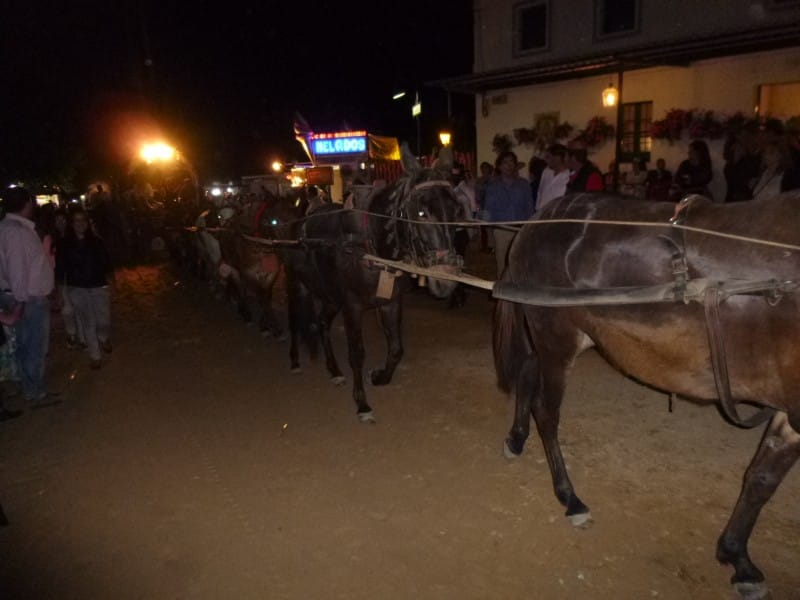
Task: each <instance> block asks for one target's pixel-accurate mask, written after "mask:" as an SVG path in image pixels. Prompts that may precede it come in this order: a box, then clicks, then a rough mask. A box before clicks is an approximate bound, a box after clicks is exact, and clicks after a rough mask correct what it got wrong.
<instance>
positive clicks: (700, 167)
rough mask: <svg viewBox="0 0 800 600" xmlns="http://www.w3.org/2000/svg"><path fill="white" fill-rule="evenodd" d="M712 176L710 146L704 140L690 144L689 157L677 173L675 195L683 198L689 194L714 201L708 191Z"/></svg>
mask: <svg viewBox="0 0 800 600" xmlns="http://www.w3.org/2000/svg"><path fill="white" fill-rule="evenodd" d="M712 176H713V175H712V169H711V155H710V154H709V152H708V144H706V143H705V142H704V141H703V140H694V141H693V142H691V143H690V144H689V157H688V158H687V159H686V160H684V161H683V162H682V163H681V164H680V166H679V167H678V170H677V171H676V172H675V179H674V187H675V190H674V193H675V194H676V195H677V196H680V197H681V198H682V197H684V196H686V195H688V194H700V195H701V196H705V197H706V198H708V199H710V200H713V198H712V197H711V191H710V190H709V189H708V184H709V183H711V177H712Z"/></svg>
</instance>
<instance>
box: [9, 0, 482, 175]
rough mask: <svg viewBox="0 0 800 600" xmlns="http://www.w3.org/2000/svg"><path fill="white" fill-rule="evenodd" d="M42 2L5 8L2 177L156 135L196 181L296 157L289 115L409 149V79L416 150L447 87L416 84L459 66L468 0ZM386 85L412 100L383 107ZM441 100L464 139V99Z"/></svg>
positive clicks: (85, 159) (70, 169)
mask: <svg viewBox="0 0 800 600" xmlns="http://www.w3.org/2000/svg"><path fill="white" fill-rule="evenodd" d="M53 4H56V3H50V2H40V1H38V0H28V1H19V2H18V1H16V0H15V1H12V2H10V3H9V2H6V3H4V9H3V18H2V23H1V24H0V34H1V35H2V41H1V42H0V43H2V46H1V48H2V61H0V62H1V63H2V66H1V67H0V68H1V69H2V84H0V86H2V88H1V89H2V94H3V109H2V111H1V112H0V132H1V133H2V144H0V146H2V150H0V181H6V182H7V181H11V180H15V179H23V180H25V179H26V178H29V179H39V180H47V179H48V178H49V179H51V180H52V179H58V178H62V179H63V178H70V177H71V178H72V179H73V180H75V183H76V184H80V183H82V181H81V180H82V179H83V180H85V179H87V178H89V179H91V178H92V177H95V176H97V175H102V174H103V171H104V170H105V171H108V170H112V169H115V168H119V166H120V165H123V164H125V163H126V161H127V160H129V158H130V156H131V154H132V153H133V151H134V143H133V141H132V140H133V139H134V138H136V137H142V136H150V135H158V134H161V135H163V136H164V137H166V138H167V139H168V140H169V141H171V142H173V143H174V144H175V145H177V146H178V147H179V148H180V149H181V150H182V151H183V152H184V153H185V154H186V155H187V157H189V158H191V160H192V161H193V162H194V163H195V164H196V166H197V168H198V171H200V176H201V178H202V179H203V180H210V179H212V178H219V177H234V176H238V175H243V174H248V173H255V172H261V171H263V170H264V168H265V164H267V162H268V161H269V160H271V159H272V158H274V157H276V156H277V157H280V158H283V159H286V160H292V159H301V158H302V152H301V151H300V149H299V145H297V144H296V142H294V136H293V133H292V123H293V115H294V112H295V111H299V112H300V113H301V114H302V115H303V116H304V117H305V118H306V119H307V120H308V121H309V123H310V124H311V126H312V128H313V129H314V130H315V131H330V130H336V129H340V128H343V127H347V128H351V129H366V130H368V131H370V132H372V133H379V134H386V135H396V136H398V137H400V138H401V139H402V140H407V141H409V142H410V143H411V146H412V148H413V147H414V145H415V143H414V140H415V128H414V123H413V120H412V117H411V100H410V97H411V96H413V91H414V90H415V89H419V90H420V94H421V99H422V102H423V116H422V126H423V150H425V149H426V148H427V149H430V147H431V146H432V145H433V143H434V140H435V134H436V132H437V131H438V130H439V128H443V127H446V126H447V119H446V112H445V95H444V93H443V92H442V91H440V90H436V89H432V88H426V87H423V86H422V84H423V82H425V81H429V80H431V79H437V78H440V77H446V76H450V75H459V74H463V73H468V72H470V71H471V68H472V8H471V4H472V3H471V2H469V1H467V0H462V1H459V2H439V3H435V2H429V1H419V0H406V1H404V2H385V1H375V2H362V1H352V2H350V1H340V2H312V1H308V2H305V3H302V2H294V3H292V2H286V1H283V2H271V1H262V2H256V1H252V2H236V1H230V2H211V1H202V0H200V1H195V2H186V3H184V2H168V1H166V0H162V1H148V0H141V1H139V2H136V1H129V2H125V1H122V2H110V1H106V2H81V1H80V0H76V1H74V2H61V3H58V4H61V6H60V8H53ZM148 59H149V60H148ZM150 61H151V62H150ZM398 89H407V90H409V91H410V92H412V94H410V95H409V97H407V98H405V99H403V100H400V101H393V100H392V99H391V96H392V94H393V92H395V91H396V90H398ZM453 107H454V111H453V112H454V115H456V116H457V122H456V123H453V124H451V127H452V128H453V129H454V130H455V132H456V135H457V137H458V136H459V135H460V136H461V138H462V140H464V139H465V138H466V137H467V136H469V135H471V134H472V123H473V121H474V116H473V115H474V110H473V102H472V99H471V98H468V97H463V96H459V97H454V102H453Z"/></svg>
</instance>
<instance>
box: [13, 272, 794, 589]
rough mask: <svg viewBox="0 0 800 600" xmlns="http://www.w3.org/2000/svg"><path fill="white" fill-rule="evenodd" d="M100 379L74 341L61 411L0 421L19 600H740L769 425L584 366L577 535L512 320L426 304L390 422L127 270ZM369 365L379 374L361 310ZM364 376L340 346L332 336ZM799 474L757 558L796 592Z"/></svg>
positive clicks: (185, 293)
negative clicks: (496, 328) (736, 522)
mask: <svg viewBox="0 0 800 600" xmlns="http://www.w3.org/2000/svg"><path fill="white" fill-rule="evenodd" d="M119 288H120V289H119V294H118V296H117V299H116V301H115V304H114V312H115V337H114V341H115V349H114V353H113V355H112V356H111V358H110V360H109V361H108V363H107V364H106V365H104V367H103V368H102V369H101V370H100V371H90V370H89V369H88V358H87V357H86V356H85V355H83V354H81V353H79V352H76V351H72V350H67V349H66V348H65V347H64V338H63V334H61V332H60V331H56V333H55V334H54V338H53V350H52V357H51V359H52V363H53V369H52V382H53V386H54V387H57V388H60V389H62V390H63V391H64V401H63V403H62V404H61V405H59V406H55V407H52V408H47V409H42V410H38V411H29V412H27V413H26V414H25V415H23V417H21V418H20V419H17V420H16V421H12V422H7V423H3V424H1V425H0V501H2V503H3V506H4V507H5V510H6V513H7V514H8V516H9V518H10V520H11V521H12V524H11V527H8V528H5V529H3V530H0V590H2V593H0V597H2V598H59V599H64V598H81V599H85V598H268V599H272V598H276V599H280V598H291V599H295V598H302V599H312V598H313V599H316V598H325V599H328V598H342V599H353V598H364V599H377V598H431V599H450V598H452V599H456V598H458V599H484V598H487V599H488V598H492V599H493V598H502V599H506V598H507V599H516V598H527V599H530V598H543V599H551V598H552V599H562V598H563V599H574V598H587V599H611V598H614V599H628V598H631V599H640V598H676V599H687V598H697V599H727V598H730V597H731V591H730V587H729V585H728V578H729V577H730V575H731V570H730V569H728V568H723V567H721V566H719V565H718V564H717V563H716V561H715V560H714V545H715V543H716V538H717V536H718V534H719V532H720V531H721V529H722V527H723V525H724V523H725V521H726V520H727V517H728V515H729V513H730V510H731V508H732V506H733V503H734V502H735V500H736V496H737V494H738V491H739V484H740V481H741V476H742V474H743V472H744V469H745V466H746V465H747V463H748V461H749V458H750V456H751V454H752V452H753V451H754V449H755V446H756V444H757V442H758V439H759V436H760V432H759V431H741V430H737V429H734V428H732V427H731V426H729V425H726V424H725V423H724V422H723V421H722V419H721V418H720V417H719V415H718V414H717V412H716V410H714V409H713V408H701V407H696V406H693V405H690V404H688V403H685V402H680V401H679V402H678V403H677V404H676V405H675V410H674V412H673V413H669V412H668V411H667V399H666V397H665V396H664V395H662V394H658V393H656V392H653V391H651V390H649V389H647V388H644V387H642V386H640V385H637V384H636V383H633V382H631V381H629V380H627V379H625V378H623V377H622V376H620V375H619V374H617V373H615V372H614V371H612V370H611V369H610V368H609V367H608V366H606V364H605V363H604V362H603V361H602V360H601V359H600V358H599V357H598V356H597V355H596V354H594V353H588V354H586V355H585V356H583V357H581V359H580V360H579V362H578V364H577V366H576V369H575V374H574V376H573V377H572V379H571V383H570V386H569V389H568V395H567V399H566V402H565V408H564V412H563V419H562V438H563V441H564V450H565V452H566V456H567V461H568V464H569V467H570V469H571V475H572V479H573V482H574V483H575V485H576V488H577V490H578V493H579V494H580V495H581V497H582V498H583V500H584V501H585V502H586V503H587V504H589V505H590V506H591V507H592V512H593V516H594V518H595V521H596V523H595V525H594V526H593V527H592V528H590V529H588V530H574V529H573V528H572V527H571V526H570V525H569V524H568V522H567V521H566V519H564V518H563V510H562V509H561V507H560V505H559V504H558V503H557V501H556V500H555V497H554V496H553V493H552V490H551V484H550V478H549V474H548V471H547V466H546V464H545V462H544V458H543V453H542V451H541V447H540V444H539V442H538V440H536V439H534V438H532V439H531V441H530V443H529V445H528V449H527V452H526V453H525V454H524V455H523V457H521V458H520V459H518V460H517V461H514V462H508V461H506V460H505V459H503V458H502V454H501V443H502V440H503V438H504V436H505V433H506V431H507V430H508V428H509V426H510V417H511V411H512V406H511V404H510V403H509V401H508V400H507V399H506V398H505V397H504V396H503V395H502V394H501V393H500V392H498V391H497V389H496V388H495V386H494V374H493V369H492V367H491V349H490V327H489V324H490V319H491V304H490V302H488V301H487V299H486V297H485V296H482V295H479V294H477V293H475V294H472V295H471V296H470V299H469V301H468V303H467V306H466V307H465V308H464V309H462V310H456V311H450V310H447V309H446V308H445V306H444V305H443V303H441V302H437V301H435V300H433V299H431V298H429V297H428V296H426V295H425V294H422V293H415V294H412V295H410V296H409V297H408V299H407V312H406V317H405V342H406V357H405V359H404V361H403V363H402V364H401V367H400V368H399V371H398V373H397V375H396V378H395V382H394V383H393V384H392V385H391V386H389V387H385V388H369V389H368V390H367V391H368V394H369V400H370V403H371V404H372V406H373V408H374V410H375V415H376V418H377V420H378V423H377V425H374V426H370V425H364V424H360V423H359V422H358V421H357V420H356V417H355V406H354V404H353V403H352V401H351V399H350V389H349V387H342V388H337V387H334V386H332V385H331V384H330V382H329V381H328V379H327V376H326V374H325V372H324V368H323V364H322V363H321V362H319V363H317V364H308V361H306V363H305V368H304V372H303V374H302V375H299V376H297V375H290V374H289V371H288V357H287V348H286V345H285V344H283V343H280V342H277V341H274V340H272V341H264V340H262V339H261V337H260V336H259V335H258V333H257V332H256V331H255V330H254V329H253V328H248V327H246V326H245V325H243V324H242V323H241V321H239V320H238V319H237V317H236V316H235V314H234V313H233V311H232V310H231V309H230V308H229V307H227V306H225V305H224V304H223V303H222V302H220V301H217V300H215V299H213V298H212V297H211V296H210V295H209V294H208V292H207V290H205V289H204V288H203V287H202V286H200V285H198V284H192V283H191V282H185V281H177V280H176V278H175V277H174V276H172V275H170V274H169V271H168V270H166V269H164V268H158V267H142V268H138V269H135V270H128V271H124V272H122V273H121V274H120V278H119ZM365 324H366V327H365V329H366V334H367V354H368V364H369V366H375V365H378V364H379V363H380V362H381V361H382V359H383V351H384V349H383V342H382V340H381V339H380V336H379V329H378V326H377V323H376V321H375V319H374V318H372V317H371V316H368V317H367V318H366V319H365ZM334 335H335V338H336V341H337V346H338V350H339V356H340V360H341V361H342V363H343V365H344V364H345V360H346V353H345V352H344V346H343V337H344V336H343V332H342V330H341V328H340V327H338V322H337V328H336V330H335V332H334ZM798 477H800V475H798V471H797V470H796V471H795V472H794V473H792V474H790V476H789V477H788V478H787V481H786V482H785V483H784V485H783V487H782V488H781V489H780V490H779V492H778V494H777V495H776V497H775V498H774V499H773V501H772V502H771V503H770V504H769V505H768V507H767V508H766V509H765V511H764V513H763V515H762V517H761V519H760V522H759V525H758V527H757V529H756V532H755V535H754V537H753V540H752V544H751V555H752V556H753V557H754V559H755V560H756V562H757V564H759V566H761V567H762V569H763V570H764V571H765V573H766V574H767V577H768V579H769V581H770V583H771V586H772V589H773V592H774V597H775V598H776V599H786V598H800V570H798V569H797V565H798V558H799V557H800V535H798V534H800V506H799V505H798V503H797V497H798V492H800V479H798Z"/></svg>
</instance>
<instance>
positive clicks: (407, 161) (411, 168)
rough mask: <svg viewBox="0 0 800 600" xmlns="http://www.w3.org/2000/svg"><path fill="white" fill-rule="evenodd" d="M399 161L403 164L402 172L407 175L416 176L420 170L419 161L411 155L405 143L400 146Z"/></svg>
mask: <svg viewBox="0 0 800 600" xmlns="http://www.w3.org/2000/svg"><path fill="white" fill-rule="evenodd" d="M400 160H401V161H402V163H403V171H404V172H405V173H408V174H409V175H416V174H417V173H419V172H420V171H421V170H422V167H421V166H420V164H419V161H417V158H416V157H415V156H414V155H413V154H412V153H411V150H410V149H409V147H408V144H406V143H405V142H403V144H402V145H401V146H400Z"/></svg>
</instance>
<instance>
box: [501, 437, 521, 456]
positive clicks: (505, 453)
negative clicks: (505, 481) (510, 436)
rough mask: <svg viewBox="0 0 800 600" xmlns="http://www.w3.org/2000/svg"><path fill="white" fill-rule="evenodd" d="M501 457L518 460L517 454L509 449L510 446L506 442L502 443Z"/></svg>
mask: <svg viewBox="0 0 800 600" xmlns="http://www.w3.org/2000/svg"><path fill="white" fill-rule="evenodd" d="M503 456H505V457H506V458H508V459H509V460H514V459H515V458H519V454H518V453H517V452H514V451H513V450H512V449H511V446H509V445H508V440H504V441H503Z"/></svg>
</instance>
